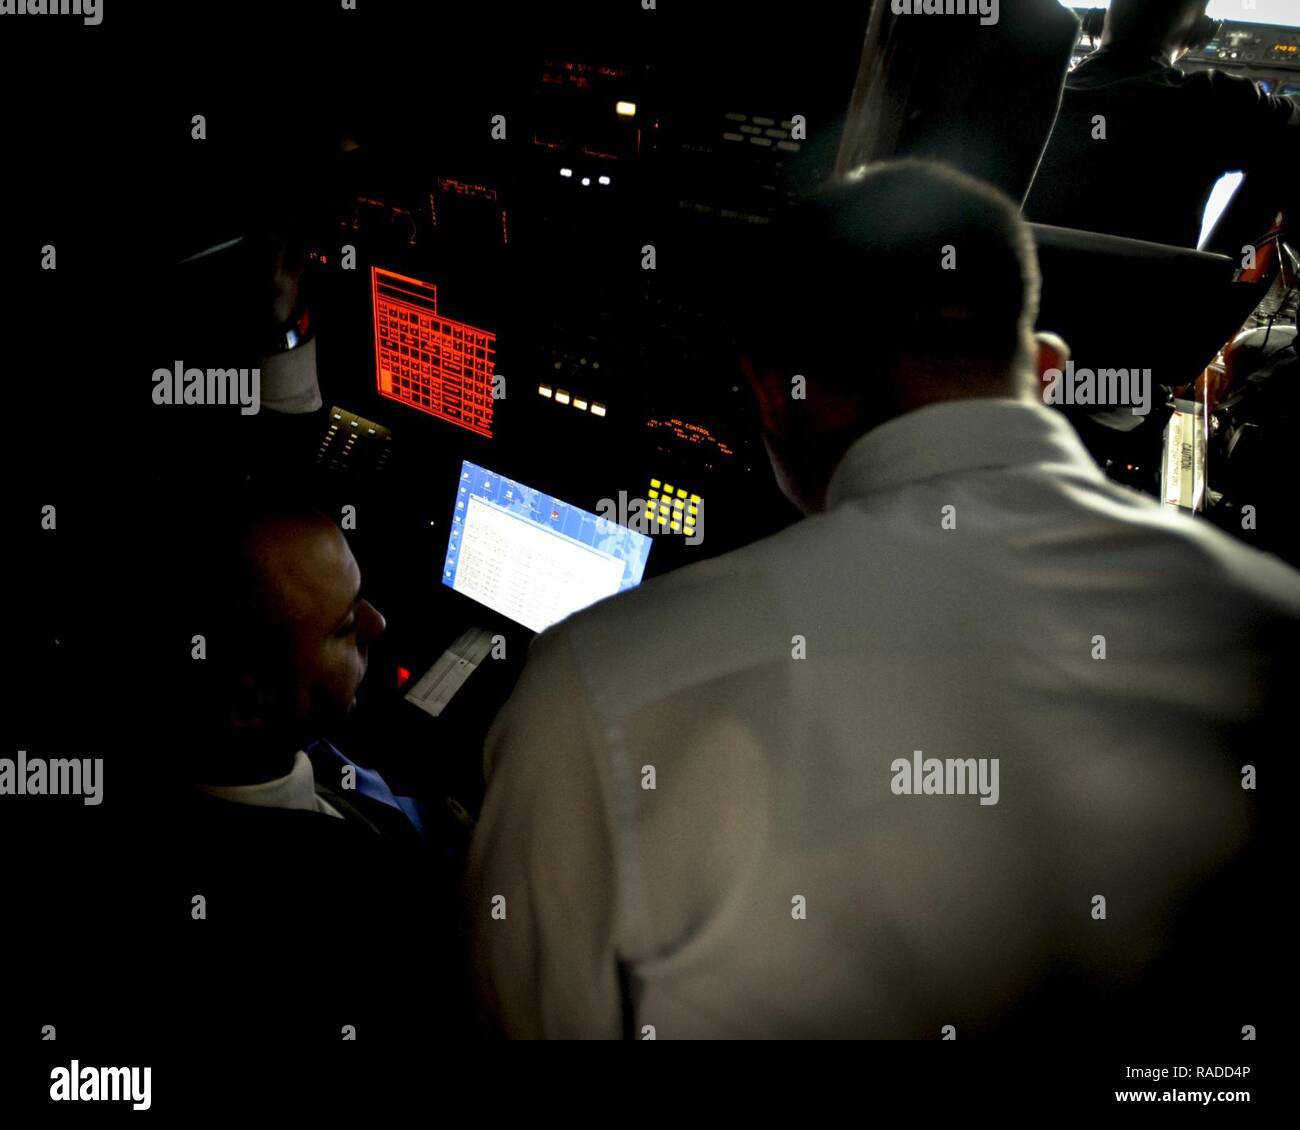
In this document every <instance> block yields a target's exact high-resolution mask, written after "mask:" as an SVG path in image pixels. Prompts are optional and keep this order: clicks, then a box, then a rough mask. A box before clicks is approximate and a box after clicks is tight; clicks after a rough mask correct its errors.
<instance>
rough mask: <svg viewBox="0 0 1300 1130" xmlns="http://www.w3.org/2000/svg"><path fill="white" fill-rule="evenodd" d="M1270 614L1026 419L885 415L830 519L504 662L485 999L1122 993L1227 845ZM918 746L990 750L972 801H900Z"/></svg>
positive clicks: (720, 1027)
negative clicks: (1101, 908)
mask: <svg viewBox="0 0 1300 1130" xmlns="http://www.w3.org/2000/svg"><path fill="white" fill-rule="evenodd" d="M949 507H951V508H952V509H951V510H948V509H946V508H949ZM945 518H946V519H947V521H946V523H945ZM945 525H947V526H952V527H954V528H945ZM1298 624H1300V575H1297V574H1296V573H1295V572H1294V571H1293V570H1291V569H1290V568H1288V567H1287V566H1285V565H1284V564H1282V563H1281V562H1280V561H1278V560H1277V559H1276V558H1273V557H1270V556H1266V555H1263V554H1260V553H1257V552H1255V551H1254V550H1252V549H1250V548H1248V547H1245V546H1242V545H1239V544H1237V543H1236V542H1234V541H1233V540H1231V539H1230V538H1228V537H1227V536H1226V535H1224V534H1222V533H1221V532H1219V531H1218V530H1215V529H1214V528H1212V527H1210V526H1209V525H1208V524H1206V523H1205V522H1203V521H1200V520H1194V519H1191V518H1188V517H1184V516H1181V515H1177V514H1172V513H1170V512H1168V511H1166V510H1164V509H1162V508H1161V507H1160V506H1158V505H1157V504H1156V503H1154V502H1153V501H1151V500H1149V499H1147V498H1145V497H1143V496H1140V495H1138V494H1136V493H1134V492H1131V491H1129V490H1126V489H1124V488H1121V487H1119V486H1117V485H1115V484H1112V483H1111V482H1109V481H1108V480H1107V479H1106V478H1105V476H1104V475H1103V474H1102V473H1101V471H1100V470H1099V469H1098V468H1097V467H1096V465H1095V464H1094V463H1093V461H1092V459H1091V458H1090V457H1089V455H1088V454H1087V452H1086V450H1085V449H1084V448H1083V446H1082V444H1081V442H1080V441H1079V439H1078V437H1077V435H1076V434H1075V433H1074V431H1073V429H1072V428H1071V427H1070V425H1069V424H1068V422H1067V421H1066V420H1065V418H1064V417H1062V416H1060V415H1058V414H1056V413H1054V412H1052V411H1050V410H1048V409H1047V408H1044V407H1043V406H1042V405H1041V404H1037V403H1033V402H1028V401H1015V400H964V401H956V402H948V403H942V404H937V405H932V406H929V407H926V408H923V409H920V410H918V411H914V412H911V413H908V414H907V415H904V416H902V417H899V418H897V419H894V420H892V421H890V422H888V423H886V424H884V425H883V426H881V427H878V428H876V429H875V430H873V431H871V432H869V433H868V434H867V435H865V436H863V437H862V438H861V439H859V440H858V441H857V442H856V443H855V444H854V445H853V446H852V447H851V448H850V449H849V451H848V453H847V455H846V456H845V458H844V460H843V462H842V463H841V465H840V466H839V468H838V469H837V471H836V473H835V475H834V477H833V480H832V482H831V486H830V491H829V495H828V512H827V513H825V514H821V515H817V516H815V517H811V518H808V519H806V520H804V521H801V522H799V523H798V524H796V525H794V526H792V527H790V528H789V529H787V530H785V531H783V532H781V533H780V534H778V535H776V536H774V537H771V538H768V539H766V540H764V541H761V542H757V543H755V544H753V545H750V546H747V547H745V548H743V549H740V550H738V551H736V552H733V553H729V554H727V555H725V556H722V557H719V558H716V559H713V560H709V561H705V562H702V563H699V564H697V565H693V566H690V567H687V568H684V569H681V570H678V571H676V572H673V573H670V574H667V575H665V576H663V577H660V578H657V579H655V580H653V581H651V582H648V583H646V584H645V585H643V586H641V587H640V588H639V589H637V590H634V591H631V592H629V593H627V594H624V595H621V596H618V597H615V598H612V599H610V600H607V601H604V602H602V603H600V604H598V605H596V606H595V607H593V608H591V609H589V610H587V611H586V612H583V613H580V614H578V615H576V616H574V617H572V618H570V619H568V620H566V621H565V622H563V623H562V624H561V625H559V626H557V627H555V628H553V629H552V630H550V631H548V632H546V633H544V634H543V635H541V636H539V637H538V638H537V639H536V640H535V641H534V644H533V649H532V651H531V652H530V656H529V662H528V664H527V667H526V669H525V671H524V674H523V676H522V678H521V680H520V682H519V685H518V687H517V689H516V691H515V693H514V695H513V696H512V698H511V700H510V702H509V703H508V704H507V705H506V707H505V709H504V710H503V711H502V713H501V715H500V716H499V718H498V719H497V721H496V723H495V724H494V726H493V729H492V731H491V733H490V734H489V736H488V740H487V745H486V751H485V766H486V771H487V774H488V792H487V799H486V803H485V806H484V811H483V815H482V819H481V821H480V823H479V826H478V829H477V833H476V837H475V840H474V845H473V850H472V856H471V863H470V874H469V897H470V908H471V914H472V924H473V931H474V935H475V945H476V952H477V954H478V960H479V977H480V982H481V984H480V988H481V991H482V993H483V995H484V1000H485V1002H486V1006H487V1007H488V1008H489V1009H490V1010H491V1012H492V1013H493V1014H494V1016H495V1019H496V1021H497V1022H498V1023H499V1024H500V1025H501V1026H502V1027H503V1028H504V1030H505V1031H506V1032H507V1033H509V1034H511V1035H514V1036H527V1037H543V1036H544V1037H618V1036H619V1035H620V1034H622V1033H623V1032H624V1031H625V1030H627V1028H630V1030H631V1033H632V1035H633V1036H635V1037H636V1038H644V1037H645V1036H646V1035H648V1032H647V1028H653V1029H654V1034H655V1036H656V1038H659V1039H668V1038H682V1037H840V1036H863V1037H914V1036H919V1037H925V1038H939V1028H940V1026H941V1025H944V1024H947V1023H952V1024H954V1025H955V1026H957V1027H958V1028H959V1029H961V1030H963V1031H965V1030H969V1026H970V1025H979V1024H981V1023H986V1022H989V1021H990V1020H995V1019H997V1017H998V1016H999V1015H1000V1014H1001V1012H1002V1010H1004V1009H1005V1008H1007V1007H1008V1006H1009V1005H1010V1004H1012V1003H1014V1002H1015V1001H1017V1000H1019V999H1020V998H1021V997H1022V995H1023V994H1025V993H1028V992H1029V991H1030V990H1032V989H1033V988H1034V986H1035V985H1037V984H1039V983H1040V981H1041V980H1042V979H1043V978H1044V977H1046V975H1047V974H1048V973H1049V972H1050V971H1051V970H1052V968H1053V967H1054V966H1055V965H1057V964H1058V963H1060V962H1061V961H1063V960H1066V959H1068V960H1069V961H1071V962H1072V963H1074V964H1075V966H1076V967H1078V968H1082V969H1084V970H1086V971H1089V972H1092V973H1095V974H1096V975H1097V976H1100V977H1103V978H1109V979H1112V980H1114V981H1122V980H1123V979H1124V978H1125V977H1128V976H1130V975H1133V974H1135V973H1136V972H1137V971H1138V970H1140V968H1141V967H1142V965H1143V963H1144V962H1146V960H1147V959H1148V958H1150V957H1152V956H1154V955H1155V954H1156V953H1157V952H1158V951H1159V950H1160V948H1161V946H1162V944H1163V940H1164V936H1163V930H1164V927H1165V923H1166V921H1167V917H1166V916H1167V914H1168V913H1169V912H1170V911H1171V910H1172V909H1173V908H1175V907H1176V906H1177V905H1178V904H1179V902H1180V900H1181V899H1182V898H1183V897H1184V896H1185V895H1186V894H1187V893H1188V892H1189V891H1191V890H1192V889H1194V888H1195V887H1196V886H1197V885H1198V884H1199V883H1200V882H1201V881H1202V880H1203V879H1204V878H1205V877H1207V876H1209V875H1212V874H1214V873H1215V872H1216V871H1218V870H1219V869H1220V868H1221V867H1222V866H1224V865H1225V864H1226V862H1227V861H1229V860H1230V859H1232V858H1233V857H1234V856H1235V855H1236V854H1237V853H1238V852H1239V851H1240V849H1241V848H1242V845H1243V844H1244V843H1245V841H1246V839H1247V837H1248V834H1249V830H1250V827H1251V821H1252V819H1253V797H1254V794H1253V793H1248V792H1246V791H1244V790H1243V789H1242V787H1241V781H1240V774H1241V766H1242V763H1243V762H1255V763H1258V762H1259V760H1260V759H1261V758H1264V757H1266V756H1267V754H1266V751H1264V750H1262V749H1260V748H1258V747H1252V748H1248V749H1243V748H1242V747H1241V744H1240V740H1241V739H1240V728H1241V727H1246V726H1248V725H1250V724H1251V723H1252V722H1259V721H1261V717H1262V716H1267V715H1268V714H1269V713H1270V712H1273V711H1276V710H1277V709H1278V705H1277V701H1276V700H1275V699H1273V698H1270V697H1268V693H1267V688H1268V683H1269V679H1270V677H1271V676H1272V675H1273V674H1276V673H1277V672H1278V671H1279V670H1280V662H1281V661H1280V659H1279V656H1281V655H1282V654H1283V648H1284V646H1290V647H1291V648H1294V641H1295V639H1296V638H1297V625H1298ZM1102 648H1104V653H1103V651H1102V650H1101V649H1102ZM1103 654H1104V658H1103V657H1102V655H1103ZM800 655H801V656H802V657H796V656H800ZM918 750H919V751H922V753H923V755H924V757H925V758H937V759H941V760H942V759H967V758H975V759H988V760H990V761H991V759H993V758H996V759H998V765H999V789H998V795H997V803H996V804H988V803H980V798H979V797H978V796H975V795H900V793H899V792H897V791H895V789H894V788H893V787H892V783H893V782H895V781H896V776H895V768H894V766H896V764H897V761H898V759H906V760H910V759H911V758H912V757H913V755H914V751H918ZM651 771H653V785H654V787H653V788H648V787H646V785H647V784H649V783H650V781H651ZM918 791H919V790H918ZM496 896H503V897H504V903H502V902H501V901H500V900H499V899H496ZM1096 896H1102V897H1104V898H1105V900H1106V903H1105V912H1106V917H1105V919H1104V920H1103V919H1098V918H1097V917H1096V908H1097V906H1098V905H1099V904H1097V903H1096V902H1095V898H1096ZM502 910H504V917H503V916H502ZM620 977H622V979H623V981H624V983H625V985H626V996H627V999H628V1000H629V1002H630V1013H631V1015H630V1016H629V1017H626V1018H625V1017H624V1015H623V1006H622V1000H623V995H624V994H623V991H622V990H621V987H620ZM625 1025H626V1027H625ZM962 1026H967V1027H966V1028H964V1029H963V1028H962Z"/></svg>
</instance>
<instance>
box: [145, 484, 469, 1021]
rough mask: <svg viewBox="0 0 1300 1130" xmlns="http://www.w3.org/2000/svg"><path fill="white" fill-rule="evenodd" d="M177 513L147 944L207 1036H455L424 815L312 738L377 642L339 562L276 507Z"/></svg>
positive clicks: (452, 989)
mask: <svg viewBox="0 0 1300 1130" xmlns="http://www.w3.org/2000/svg"><path fill="white" fill-rule="evenodd" d="M191 510H192V512H194V513H196V514H199V515H200V516H198V517H195V518H193V519H186V521H185V528H184V529H183V530H182V531H180V532H179V536H177V532H176V531H171V532H170V533H169V535H168V539H169V541H170V543H171V544H170V546H169V547H168V548H167V549H166V551H165V558H164V561H165V563H166V567H165V568H164V569H163V570H161V574H162V575H164V576H165V577H167V578H168V580H169V581H170V583H169V584H166V586H165V587H166V589H167V590H168V591H167V593H166V595H165V596H164V597H163V599H162V600H159V601H157V602H156V607H157V609H158V612H157V615H156V620H157V627H160V628H162V629H163V631H162V632H161V633H159V634H160V635H166V636H168V637H169V638H170V643H168V644H166V645H164V644H163V643H161V642H157V643H155V644H154V647H155V648H159V647H163V646H166V648H167V651H168V654H169V656H170V657H171V658H170V662H168V663H165V664H163V665H162V666H164V667H165V668H169V669H170V675H169V676H168V677H166V678H164V679H163V680H162V681H161V682H160V683H159V684H158V685H157V686H156V689H155V695H154V696H153V697H154V698H155V700H156V702H157V708H156V710H155V711H154V714H155V717H154V720H153V725H152V726H151V727H150V730H151V733H152V736H153V741H152V742H151V749H152V751H153V753H154V759H153V760H152V761H151V765H152V766H153V769H152V771H151V773H150V776H151V777H152V782H151V788H150V794H151V796H152V801H151V803H150V804H149V806H148V807H149V809H150V810H151V817H152V818H150V819H149V820H148V823H149V824H150V825H153V826H155V827H157V829H158V831H159V833H160V835H161V837H162V838H163V840H164V842H165V843H166V844H167V845H168V850H167V851H166V853H165V854H160V855H159V856H158V857H157V858H155V860H154V861H153V865H152V866H151V867H150V868H149V870H150V872H151V873H152V874H151V875H150V878H151V879H152V881H153V884H154V885H153V887H152V888H151V889H150V890H149V892H148V895H147V899H148V902H149V909H150V911H151V913H150V914H149V918H150V925H151V927H152V928H153V929H154V930H156V931H158V932H159V933H160V934H161V936H162V938H163V939H165V941H166V943H167V944H168V946H169V947H175V948H176V949H177V950H178V951H179V953H180V954H181V955H183V958H182V964H183V965H184V966H186V967H191V968H194V969H196V970H197V971H198V975H199V980H200V983H201V985H202V987H203V988H205V989H206V990H207V991H208V995H207V996H206V997H205V999H204V1003H203V1010H202V1015H203V1026H204V1030H205V1032H211V1031H212V1030H213V1029H216V1030H217V1031H219V1032H239V1033H246V1031H247V1029H248V1027H249V1025H256V1026H260V1027H261V1028H262V1030H263V1031H267V1030H268V1026H269V1028H270V1029H275V1028H279V1029H281V1030H283V1028H284V1026H285V1025H295V1026H298V1034H300V1035H303V1036H306V1037H307V1038H321V1039H327V1040H338V1039H341V1038H342V1035H341V1034H342V1033H343V1029H344V1027H345V1026H348V1025H351V1026H353V1027H355V1028H356V1029H357V1030H358V1032H359V1033H361V1034H359V1035H358V1036H357V1038H358V1039H361V1038H363V1037H364V1038H367V1039H368V1040H371V1041H376V1040H377V1041H384V1042H400V1041H401V1040H403V1039H407V1038H409V1036H410V1034H411V1030H412V1025H414V1026H416V1027H418V1028H419V1029H420V1030H421V1031H427V1027H426V1025H427V1023H428V1022H429V1021H430V1020H433V1021H435V1022H436V1023H438V1024H439V1025H442V1026H446V1027H449V1028H451V1029H452V1030H455V1029H456V1026H457V1024H458V1023H459V1018H460V1017H461V1016H462V1015H463V1014H462V1012H461V1011H460V1010H459V1009H460V1006H459V1005H457V1004H456V1003H455V1001H456V1000H457V999H458V994H459V992H460V989H459V987H458V986H459V983H460V978H459V977H458V967H457V964H456V957H457V954H458V952H459V943H458V941H457V935H456V929H455V924H456V915H455V914H454V913H453V912H450V911H449V908H450V907H451V906H452V904H451V902H450V896H449V897H448V898H447V899H444V900H442V901H441V903H439V900H438V892H439V891H440V890H443V891H447V892H452V891H454V890H455V881H454V878H453V877H452V876H451V875H441V872H440V870H439V869H440V868H441V867H443V866H444V860H443V859H442V858H440V853H439V851H438V848H437V846H436V845H432V844H431V843H430V842H429V837H427V836H426V834H425V833H426V827H425V822H424V817H425V813H424V811H423V809H422V807H421V806H420V805H419V804H418V802H416V801H415V800H414V799H413V798H409V797H403V796H398V795H396V794H395V793H394V791H393V789H392V788H390V787H389V784H388V783H387V782H386V781H385V780H384V778H383V777H382V776H381V775H380V774H379V773H377V772H375V771H373V770H371V769H368V768H365V767H363V766H361V765H358V764H356V763H355V762H353V761H351V760H350V759H349V758H348V757H346V756H345V755H344V754H343V753H341V752H340V751H339V750H338V749H336V748H335V747H334V746H333V745H331V744H330V743H329V742H328V741H327V740H325V739H324V737H323V735H324V734H328V733H332V732H334V727H335V725H336V724H337V723H338V722H339V720H341V719H342V718H343V717H344V716H345V715H347V714H348V713H349V712H351V711H352V709H353V708H354V706H355V703H356V696H357V692H358V689H359V688H360V686H361V683H362V680H363V679H364V677H365V673H366V668H367V664H368V661H369V647H370V644H371V643H372V642H373V641H374V640H375V639H376V638H378V636H379V635H380V634H381V633H382V632H383V631H384V628H385V621H384V617H383V616H382V614H381V613H380V612H379V611H378V610H377V609H376V608H375V606H374V605H373V604H371V603H370V601H369V600H367V599H366V598H365V596H364V595H363V594H362V587H361V572H360V569H359V567H358V565H357V562H356V559H355V558H354V557H353V555H352V552H351V549H350V548H349V546H348V544H347V541H346V540H345V538H344V536H343V534H342V533H341V532H340V530H339V528H338V527H337V526H336V525H335V524H334V522H333V521H332V520H331V519H329V518H328V517H326V516H325V514H323V513H321V512H319V511H316V510H313V509H311V508H310V507H307V506H302V505H299V504H297V503H295V502H292V501H290V502H288V503H286V502H284V501H283V500H282V499H281V498H280V497H274V496H273V497H264V496H262V497H259V496H256V495H250V496H249V497H247V498H245V497H244V496H243V495H241V494H238V493H237V494H236V498H235V500H234V501H233V502H232V501H228V500H227V497H226V496H224V495H223V496H222V498H221V505H220V506H219V507H215V508H213V509H212V510H210V511H206V512H203V511H200V510H198V509H197V508H191ZM199 637H202V639H201V640H200V639H199ZM159 825H160V827H158V826H159ZM155 842H156V840H155ZM440 875H441V878H442V879H444V880H446V881H445V883H440ZM286 1005H288V1006H290V1007H286Z"/></svg>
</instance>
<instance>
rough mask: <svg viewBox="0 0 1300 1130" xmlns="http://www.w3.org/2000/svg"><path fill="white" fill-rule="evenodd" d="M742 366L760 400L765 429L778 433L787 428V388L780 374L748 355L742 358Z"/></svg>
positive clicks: (746, 377)
mask: <svg viewBox="0 0 1300 1130" xmlns="http://www.w3.org/2000/svg"><path fill="white" fill-rule="evenodd" d="M740 368H741V370H742V371H743V372H744V374H745V381H746V383H747V384H748V385H749V387H750V389H751V390H753V393H754V399H755V400H757V401H758V415H759V420H760V422H761V423H762V425H763V431H765V432H768V433H770V434H773V435H778V434H780V433H781V432H783V431H784V430H785V419H786V412H787V410H788V404H787V401H786V388H785V386H784V385H783V384H782V382H781V378H780V376H778V375H777V374H776V373H774V372H772V371H771V370H769V369H766V368H764V367H762V366H760V365H758V364H756V363H755V362H754V360H753V359H752V358H750V357H748V356H742V357H741V358H740Z"/></svg>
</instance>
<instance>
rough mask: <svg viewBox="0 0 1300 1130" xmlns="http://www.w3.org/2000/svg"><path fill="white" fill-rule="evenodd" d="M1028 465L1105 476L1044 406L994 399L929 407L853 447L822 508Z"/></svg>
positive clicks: (838, 469)
mask: <svg viewBox="0 0 1300 1130" xmlns="http://www.w3.org/2000/svg"><path fill="white" fill-rule="evenodd" d="M1032 465H1053V466H1055V467H1057V468H1058V469H1059V470H1063V471H1068V472H1070V473H1072V474H1075V475H1083V476H1085V477H1087V478H1091V479H1095V480H1102V479H1104V478H1105V476H1104V475H1103V474H1102V471H1101V468H1099V467H1098V466H1097V465H1096V463H1095V462H1093V459H1092V457H1091V456H1090V455H1089V454H1088V451H1087V448H1085V447H1084V446H1083V441H1082V440H1080V439H1079V437H1078V435H1077V434H1076V432H1075V431H1074V429H1073V428H1072V427H1071V426H1070V423H1069V421H1068V420H1066V418H1065V417H1064V416H1062V415H1061V414H1060V413H1059V412H1055V411H1053V410H1052V409H1050V408H1047V407H1045V406H1044V405H1042V404H1036V403H1034V402H1033V401H1029V400H1011V399H1002V398H991V397H990V398H984V397H981V398H975V399H967V400H947V401H943V402H942V403H939V404H928V405H926V406H925V407H924V408H917V409H915V410H914V411H912V412H907V413H905V414H904V415H902V416H896V417H895V418H894V419H892V420H888V421H886V422H885V423H883V424H881V425H879V426H878V427H875V428H872V429H871V431H869V432H867V433H866V435H863V436H861V437H859V438H858V439H856V440H855V441H854V442H853V444H852V445H851V446H850V447H849V449H848V451H847V452H845V455H844V458H843V459H842V460H841V461H840V463H839V465H838V466H837V467H836V468H835V473H834V474H833V475H832V476H831V479H830V483H829V485H828V486H827V488H826V509H827V510H831V509H834V508H835V507H836V506H838V505H839V504H840V503H841V502H843V501H844V500H845V499H849V498H858V497H861V496H862V495H867V494H874V493H876V492H878V491H883V490H890V489H892V488H895V487H899V486H903V485H905V484H907V483H913V482H919V481H921V480H922V479H932V478H936V477H938V476H941V475H951V474H955V473H958V472H962V471H977V470H993V469H997V468H1005V467H1023V466H1032Z"/></svg>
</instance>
